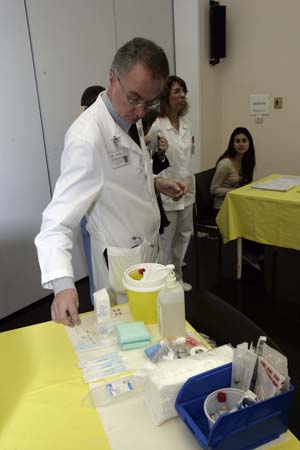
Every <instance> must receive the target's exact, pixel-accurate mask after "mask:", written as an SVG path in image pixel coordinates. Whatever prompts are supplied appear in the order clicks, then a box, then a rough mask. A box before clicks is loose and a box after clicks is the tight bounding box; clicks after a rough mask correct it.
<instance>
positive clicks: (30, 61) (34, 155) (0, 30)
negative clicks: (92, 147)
mask: <svg viewBox="0 0 300 450" xmlns="http://www.w3.org/2000/svg"><path fill="white" fill-rule="evenodd" d="M0 9H1V15H0V25H1V26H0V38H1V47H0V58H1V61H2V65H1V72H0V80H1V83H0V92H1V100H2V106H3V107H2V108H1V110H0V119H1V120H0V123H1V139H2V140H1V147H0V148H1V161H2V164H1V167H0V175H1V178H0V179H1V187H2V189H1V192H0V204H1V219H0V267H1V269H0V270H1V277H0V317H3V316H5V315H7V314H10V313H12V312H14V311H16V310H18V309H20V308H22V307H24V306H26V305H28V304H30V303H32V302H34V301H36V300H38V299H39V298H41V297H43V296H46V295H47V294H48V293H49V291H45V290H43V289H42V288H41V285H40V271H39V268H38V262H37V255H36V249H35V247H34V243H33V240H34V237H35V235H36V234H37V233H38V231H39V228H40V223H41V219H42V211H43V209H44V208H45V207H46V205H47V203H49V201H50V194H51V192H50V191H51V189H50V187H51V188H52V190H53V187H54V185H55V182H56V179H57V177H58V175H59V167H60V156H61V152H62V149H63V141H64V135H65V132H66V130H67V128H68V127H69V125H70V124H71V123H72V121H73V120H74V119H75V117H76V116H77V114H78V113H79V104H80V97H81V94H82V92H83V90H84V89H85V88H86V87H87V86H90V85H92V84H102V85H104V86H105V85H107V83H108V77H109V67H110V64H111V61H112V59H113V56H114V54H115V51H116V49H117V48H118V47H119V45H121V44H122V43H123V42H125V41H126V40H128V39H130V38H132V37H134V36H137V35H139V36H143V37H147V38H150V39H153V40H154V41H156V42H157V43H159V44H160V45H162V47H163V48H165V49H166V52H167V56H168V58H169V62H170V67H171V70H173V68H174V41H173V12H172V0H164V2H163V3H162V4H161V2H160V1H159V0H153V1H152V2H151V4H150V3H149V2H148V0H139V1H134V0H122V1H119V0H85V1H84V2H83V1H82V0H51V1H49V0H25V1H23V0H0ZM31 44H32V47H31ZM47 162H48V164H49V173H48V168H47ZM49 174H50V178H49V176H48V175H49ZM74 262H75V268H74V269H75V278H76V279H79V278H81V277H82V276H85V275H86V268H85V263H84V259H83V252H82V249H81V247H80V245H79V246H75V252H74Z"/></svg>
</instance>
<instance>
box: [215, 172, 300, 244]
mask: <svg viewBox="0 0 300 450" xmlns="http://www.w3.org/2000/svg"><path fill="white" fill-rule="evenodd" d="M278 176H280V175H278V174H273V175H270V176H269V177H266V178H263V179H261V180H258V181H255V182H253V183H251V184H249V185H247V186H243V187H241V188H239V189H235V190H234V191H231V192H228V193H227V195H226V197H225V200H224V202H223V205H222V207H221V209H220V211H219V214H218V215H217V218H216V222H217V224H218V226H219V229H220V231H221V233H222V235H223V238H224V242H228V241H231V240H234V239H237V238H241V237H242V238H245V239H250V240H252V241H256V242H261V243H262V244H269V245H274V246H278V247H286V248H294V249H300V232H299V230H300V187H299V186H298V187H293V188H292V189H290V190H289V191H287V192H277V191H267V190H260V189H253V188H251V186H252V185H253V184H257V183H260V182H262V181H265V180H268V179H270V178H276V177H278Z"/></svg>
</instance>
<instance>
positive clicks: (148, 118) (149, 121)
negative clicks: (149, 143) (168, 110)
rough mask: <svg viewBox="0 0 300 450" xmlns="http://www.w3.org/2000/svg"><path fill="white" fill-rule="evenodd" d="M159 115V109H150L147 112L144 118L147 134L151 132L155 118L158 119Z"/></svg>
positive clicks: (145, 132)
mask: <svg viewBox="0 0 300 450" xmlns="http://www.w3.org/2000/svg"><path fill="white" fill-rule="evenodd" d="M158 115H159V110H158V109H150V110H149V111H148V112H146V114H145V115H144V117H143V118H142V124H143V131H144V135H145V136H146V134H148V133H149V130H150V128H151V127H152V125H153V123H154V122H155V120H156V119H157V117H158Z"/></svg>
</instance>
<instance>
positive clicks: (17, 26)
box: [0, 0, 50, 318]
mask: <svg viewBox="0 0 300 450" xmlns="http://www.w3.org/2000/svg"><path fill="white" fill-rule="evenodd" d="M0 9H1V16H0V24H1V26H0V41H1V46H0V60H1V75H0V76H1V83H0V98H1V108H0V124H1V125H0V132H1V133H0V134H1V146H0V152H1V164H0V180H1V181H0V185H1V189H0V205H1V215H0V273H1V275H0V318H1V317H3V316H5V315H7V314H10V313H12V312H14V311H16V310H17V309H20V308H22V307H23V306H25V305H27V304H29V303H31V302H33V301H34V300H36V299H38V298H40V297H41V296H43V289H42V287H41V283H40V271H39V268H38V263H37V258H36V250H35V247H34V245H33V239H34V237H35V235H36V234H37V232H38V230H39V227H40V222H41V212H42V210H43V209H44V208H45V206H46V204H47V203H48V202H49V201H50V186H49V179H48V173H47V166H46V159H45V149H44V143H43V134H42V128H41V121H40V114H39V105H38V97H37V91H36V85H35V77H34V70H33V65H32V59H31V49H30V40H29V33H28V27H27V21H26V13H25V8H24V3H23V2H20V1H16V0H10V1H9V2H7V1H3V0H1V1H0Z"/></svg>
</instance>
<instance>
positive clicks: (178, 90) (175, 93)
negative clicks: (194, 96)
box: [170, 88, 188, 96]
mask: <svg viewBox="0 0 300 450" xmlns="http://www.w3.org/2000/svg"><path fill="white" fill-rule="evenodd" d="M187 93H188V91H186V90H185V89H183V88H176V89H173V90H172V91H170V94H173V95H176V96H177V95H181V94H184V95H187Z"/></svg>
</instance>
